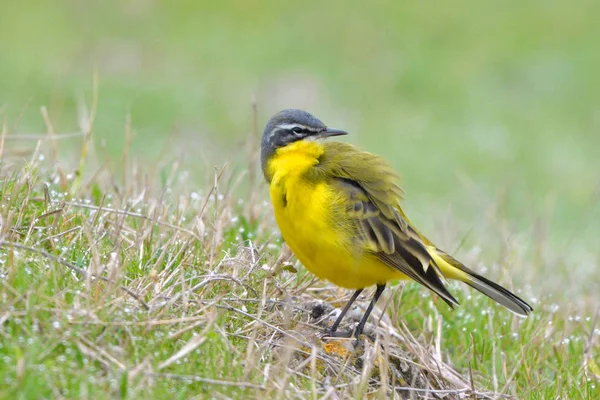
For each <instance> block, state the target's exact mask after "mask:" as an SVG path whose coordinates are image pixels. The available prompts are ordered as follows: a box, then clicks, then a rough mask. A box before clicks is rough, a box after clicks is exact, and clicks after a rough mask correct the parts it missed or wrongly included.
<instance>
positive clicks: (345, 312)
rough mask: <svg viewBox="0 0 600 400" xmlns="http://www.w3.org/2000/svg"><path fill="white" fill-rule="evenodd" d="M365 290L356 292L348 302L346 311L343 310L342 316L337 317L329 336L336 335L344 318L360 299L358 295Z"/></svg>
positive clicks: (328, 332) (328, 331) (329, 330)
mask: <svg viewBox="0 0 600 400" xmlns="http://www.w3.org/2000/svg"><path fill="white" fill-rule="evenodd" d="M363 290H364V289H358V290H357V291H356V292H354V294H353V295H352V297H350V300H348V302H347V303H346V305H345V306H344V309H343V310H342V312H341V313H340V315H339V316H338V317H337V319H336V320H335V322H334V323H333V325H332V326H331V328H329V329H328V330H327V335H333V334H334V333H335V331H336V330H337V328H338V326H340V323H341V322H342V320H343V319H344V316H345V315H346V314H347V313H348V310H350V307H351V306H352V304H353V303H354V302H355V301H356V299H357V298H358V295H359V294H360V293H361V292H362V291H363ZM347 336H349V335H347Z"/></svg>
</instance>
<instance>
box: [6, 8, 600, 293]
mask: <svg viewBox="0 0 600 400" xmlns="http://www.w3.org/2000/svg"><path fill="white" fill-rule="evenodd" d="M0 7H1V10H0V53H1V54H0V107H1V108H0V113H2V114H3V116H4V117H5V118H6V122H7V126H8V128H9V133H10V134H18V133H43V132H45V125H44V122H43V120H42V118H41V116H40V112H39V109H40V106H42V105H46V106H47V107H48V110H49V114H50V117H51V118H52V120H53V121H54V126H55V130H56V131H57V132H58V133H61V132H72V131H75V130H77V103H78V101H79V99H81V98H87V99H88V101H89V98H90V93H91V89H92V76H93V73H94V70H97V71H98V76H99V107H98V115H97V118H96V121H95V125H94V126H95V128H94V135H95V136H94V138H95V139H94V140H95V141H96V142H97V143H99V142H101V141H102V142H103V141H105V143H106V146H107V148H108V149H109V151H110V152H114V153H115V158H118V154H120V151H121V149H122V148H123V145H124V141H125V139H124V131H125V128H124V127H125V118H126V115H127V114H128V113H130V114H131V118H132V126H133V129H134V131H135V134H136V137H135V140H134V143H133V151H134V152H135V153H136V154H137V155H138V156H139V157H141V158H142V159H143V160H146V161H147V162H148V163H150V162H152V161H153V160H154V159H155V158H156V157H158V155H159V154H160V153H161V149H163V148H165V147H166V148H168V150H169V152H171V153H172V154H175V155H177V157H179V158H180V159H181V160H184V165H185V166H186V168H189V169H191V170H195V169H196V168H197V169H201V168H204V167H206V166H207V165H212V164H223V163H224V162H233V163H234V164H235V163H236V160H239V165H244V164H243V162H244V160H242V159H241V158H243V157H242V156H241V154H240V150H239V149H240V145H241V144H242V143H244V142H245V140H246V138H247V135H249V134H250V132H251V131H252V121H253V119H252V106H251V104H252V99H253V98H256V101H257V105H258V110H259V115H258V116H259V125H260V129H261V130H262V126H263V124H264V122H265V121H266V120H267V119H268V117H269V116H270V115H271V114H272V113H274V112H276V111H278V110H279V109H282V108H288V107H301V108H305V109H307V110H308V111H311V112H313V113H314V114H316V115H317V116H318V117H320V118H321V119H322V120H323V121H324V122H325V123H327V124H328V125H330V126H334V127H338V128H343V129H346V130H348V131H350V132H351V135H352V136H351V137H349V140H350V141H353V142H354V143H356V144H359V145H360V146H361V147H363V148H365V149H368V150H370V151H373V152H377V153H379V154H381V155H383V156H385V157H386V158H387V159H389V160H390V161H391V162H392V163H393V165H394V167H396V168H397V169H398V170H399V171H401V173H402V175H403V177H404V182H403V185H404V188H405V189H406V191H407V208H408V212H409V214H411V215H413V216H414V217H413V218H414V219H415V220H416V222H417V223H419V224H420V225H422V226H424V231H426V232H428V233H430V235H431V236H432V237H433V238H436V239H437V240H438V241H441V242H442V243H443V244H445V245H446V246H457V245H458V241H459V240H458V239H460V238H461V237H463V236H467V239H468V242H469V245H471V246H473V245H479V246H487V245H488V244H489V241H487V240H483V239H478V235H480V234H483V233H484V232H486V231H489V230H490V229H496V233H497V237H498V241H503V240H504V241H509V242H515V243H517V244H518V245H523V246H525V247H528V248H529V247H532V248H533V247H535V246H536V243H538V244H537V245H539V243H541V242H543V243H546V240H548V241H549V242H548V243H552V244H553V246H552V250H553V253H552V254H556V257H558V259H554V260H549V259H546V258H545V257H551V256H546V255H544V254H542V255H541V256H540V257H541V259H540V260H538V261H539V262H540V264H541V265H548V268H550V267H557V268H558V267H560V266H561V265H563V267H564V268H565V269H567V270H571V272H572V275H571V278H572V281H571V282H582V281H583V280H585V279H586V277H589V272H590V271H597V270H598V268H597V264H598V262H599V259H600V255H599V253H598V250H597V244H598V234H600V222H599V221H600V219H599V218H600V210H598V208H599V207H598V206H597V203H598V198H599V195H600V161H598V153H599V151H600V78H599V73H598V71H600V68H599V67H600V50H599V49H600V46H599V43H600V24H599V23H598V15H600V2H598V1H593V0H589V1H586V0H579V1H571V2H570V1H548V0H545V1H535V0H534V1H528V2H522V1H514V0H512V1H504V2H501V3H492V2H481V1H474V0H468V1H464V2H454V1H412V2H399V1H385V2H381V1H380V2H377V1H376V2H357V1H328V2H327V1H319V2H316V1H303V2H282V1H249V0H246V1H220V2H216V1H187V2H184V1H173V2H166V1H164V2H161V1H153V0H124V1H119V2H112V1H75V0H72V1H66V0H56V1H39V0H37V1H36V0H32V1H28V2H17V1H3V2H2V4H1V5H0ZM265 194H266V191H265ZM432 216H433V218H432ZM440 221H442V222H441V223H442V224H444V227H445V229H446V230H447V231H448V226H450V229H449V231H450V232H451V233H456V234H457V235H458V239H457V237H456V236H451V237H444V235H443V234H441V233H437V234H436V231H442V229H439V225H440ZM469 232H471V233H470V234H469ZM506 236H508V237H506ZM540 241H541V242H540ZM449 250H452V248H450V249H449ZM552 257H554V256H552ZM561 260H562V261H561ZM575 264H577V265H578V266H580V267H581V268H579V267H575ZM527 267H528V266H524V269H526V268H527ZM590 268H591V269H590ZM573 271H579V272H577V273H575V272H573ZM595 273H596V274H597V272H595ZM523 275H526V273H525V272H523ZM562 284H564V282H562ZM574 286H577V284H574Z"/></svg>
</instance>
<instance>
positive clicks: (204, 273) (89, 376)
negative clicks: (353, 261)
mask: <svg viewBox="0 0 600 400" xmlns="http://www.w3.org/2000/svg"><path fill="white" fill-rule="evenodd" d="M91 115H92V117H91V118H90V120H93V115H94V114H93V112H92V114H91ZM82 126H84V127H85V126H90V125H86V124H83V125H82ZM88 132H91V131H88ZM15 137H16V136H15ZM24 138H25V137H24ZM59 139H60V134H56V135H48V136H47V137H45V138H42V139H41V140H40V141H37V142H34V143H37V144H35V145H32V146H30V147H29V150H28V151H27V152H26V153H25V152H24V151H23V147H19V148H15V147H14V146H12V145H10V143H11V142H10V141H8V140H7V136H6V135H5V134H4V135H3V136H2V147H1V148H2V159H3V163H2V170H1V173H2V176H1V185H2V186H1V188H2V190H1V195H0V260H2V262H1V264H0V274H1V277H2V279H1V288H0V297H1V298H2V302H1V305H0V326H1V330H0V335H2V341H0V360H1V361H0V376H2V377H3V378H2V379H3V385H2V390H1V391H0V395H1V397H2V398H49V397H55V398H116V397H118V398H143V397H144V398H164V397H167V396H169V397H172V398H205V397H211V398H259V397H260V398H279V399H283V398H299V399H300V398H301V399H304V398H363V397H364V396H368V397H370V398H389V397H392V398H404V397H406V396H409V397H412V398H435V397H436V396H442V397H443V396H447V397H449V398H506V397H509V398H532V399H535V398H539V399H546V398H570V399H571V398H590V399H591V398H595V397H596V396H597V394H598V391H599V388H598V385H600V382H598V379H600V376H599V374H598V372H599V371H598V366H597V362H598V354H599V353H598V348H599V347H598V345H599V344H598V341H599V337H600V326H598V316H599V310H598V309H597V303H596V302H595V301H594V299H593V298H592V299H590V300H589V301H585V299H583V298H582V299H579V300H577V301H571V302H564V300H563V299H560V298H559V299H554V298H552V297H550V296H548V297H544V298H535V295H534V293H535V291H534V286H533V285H534V280H532V281H531V284H532V286H533V287H532V286H529V285H525V284H524V283H523V282H518V283H515V284H514V285H511V284H510V273H509V272H508V271H509V269H510V267H511V265H512V264H514V263H515V260H520V261H521V262H527V263H529V262H531V261H532V259H531V257H530V255H529V254H530V253H529V252H526V251H524V249H523V247H519V246H513V243H511V241H510V240H509V241H507V242H506V244H505V248H504V250H503V256H502V257H501V258H500V261H499V262H498V264H496V265H494V266H492V267H490V268H488V270H487V271H486V274H487V275H488V276H490V277H491V278H494V279H497V280H499V281H500V282H501V283H503V284H505V285H508V286H509V287H513V288H514V290H516V292H517V293H520V295H522V296H523V297H525V298H526V299H528V300H530V301H531V302H532V305H533V306H534V308H535V312H534V313H533V314H532V315H531V316H530V317H529V318H527V319H519V318H518V317H516V316H514V315H512V314H510V313H509V312H507V311H506V310H504V309H502V308H499V307H497V306H495V305H492V304H491V302H490V301H488V300H487V299H485V298H483V296H480V295H478V294H476V293H474V292H472V291H469V290H468V289H466V288H464V287H463V286H459V285H452V291H453V293H455V294H456V296H457V298H458V299H459V301H460V302H461V304H462V306H461V307H460V308H458V309H457V310H454V311H452V310H449V309H448V308H447V307H446V306H445V305H444V304H443V302H441V301H439V299H437V298H433V297H432V296H431V295H430V294H429V293H426V292H425V291H424V289H422V288H420V287H418V286H417V285H415V284H407V285H406V286H404V287H402V286H395V287H393V288H392V289H388V291H387V292H386V293H385V294H384V297H383V298H382V300H381V301H380V303H379V305H378V311H377V312H376V313H375V316H376V318H378V320H377V319H374V320H372V322H378V324H376V326H375V325H371V326H370V327H369V330H370V332H372V333H373V334H374V335H375V336H376V340H375V342H372V341H370V340H364V341H363V342H362V343H361V344H360V345H359V346H354V345H353V344H352V343H351V342H347V341H329V342H323V341H321V340H320V339H319V333H320V332H321V331H322V329H323V327H324V326H327V324H328V323H331V319H332V318H333V314H332V311H333V309H334V307H341V306H342V305H343V300H345V299H347V297H348V294H349V293H347V291H343V290H341V289H338V288H335V287H333V286H330V285H327V284H326V283H324V282H319V281H317V280H315V279H314V278H313V277H312V276H311V275H310V274H309V273H307V272H306V271H304V270H303V269H302V268H301V267H300V266H298V265H297V264H296V263H295V261H294V259H293V257H292V256H291V254H290V253H289V251H287V250H286V249H285V248H284V247H282V242H281V239H280V237H279V236H278V234H277V230H276V225H275V223H274V221H273V219H272V217H271V210H270V206H269V205H268V203H266V202H264V201H263V200H262V199H263V198H264V195H263V194H262V193H256V192H255V191H253V192H251V193H250V195H247V196H244V197H240V196H239V193H240V189H239V185H240V183H241V182H243V181H245V180H248V179H249V180H250V186H251V187H253V186H256V185H258V182H256V181H255V180H256V179H258V177H257V176H256V174H254V173H253V172H252V173H251V172H250V170H253V167H252V166H251V167H250V169H249V170H244V171H242V172H241V173H237V172H235V173H234V172H228V171H227V170H226V169H222V168H217V169H216V170H215V171H214V175H213V176H207V178H206V180H205V184H204V185H202V186H200V187H199V186H198V185H195V184H193V183H192V182H191V181H190V175H189V174H187V173H186V172H185V171H183V170H179V169H178V166H177V164H172V165H165V164H161V162H158V163H157V165H158V166H157V167H156V168H155V169H154V170H153V171H152V173H151V174H147V173H144V172H142V169H141V166H140V165H138V164H137V163H136V162H135V161H134V160H133V159H132V157H131V155H130V154H129V153H127V152H124V153H123V155H122V157H117V158H116V159H114V160H111V159H109V160H106V159H104V161H103V162H102V163H98V160H102V159H103V157H101V156H99V155H101V152H100V151H98V150H96V149H94V148H93V147H89V148H88V144H89V143H92V141H91V140H92V138H91V136H90V135H89V134H88V133H87V132H86V131H84V132H83V133H82V134H81V143H82V145H81V146H80V148H81V149H86V150H85V151H82V152H81V156H80V162H79V163H73V166H75V165H79V166H80V168H81V169H79V170H75V169H74V168H75V167H68V166H66V165H65V163H64V162H58V161H61V160H57V159H54V155H55V154H56V153H57V152H58V151H60V149H61V146H60V143H61V141H60V140H59ZM86 143H87V144H86ZM255 143H256V142H255V141H253V140H252V139H249V144H248V146H247V147H248V149H249V151H248V152H249V153H250V154H253V153H254V150H255V149H253V148H252V146H255V145H256V144H255ZM23 157H26V160H27V161H26V162H25V163H23V162H20V161H19V159H20V158H21V159H22V158H23ZM198 187H199V189H195V190H194V189H193V188H198ZM487 206H493V207H495V206H496V205H494V204H491V205H490V204H488V205H487ZM451 222H452V221H450V222H449V223H448V224H440V225H441V226H452V223H451ZM509 233H510V234H515V233H513V232H509ZM443 234H444V235H453V234H455V232H453V231H452V229H450V228H448V232H443ZM460 240H461V238H460V237H454V239H453V241H454V242H455V243H459V242H460ZM481 241H482V242H484V241H485V240H484V239H481ZM544 251H545V252H550V253H552V248H550V247H547V248H544ZM463 255H464V257H463V258H464V260H465V261H466V262H468V264H470V265H473V266H475V267H478V268H482V266H483V264H482V263H481V253H480V252H478V251H477V249H472V250H471V251H466V252H464V253H463ZM361 299H362V301H361V306H362V307H364V306H366V302H367V300H368V299H366V298H363V297H361ZM382 311H384V313H383V315H382V313H381V312H382ZM354 314H355V315H354V318H356V317H357V316H359V315H360V311H359V310H357V311H355V312H354ZM350 320H352V317H351V318H350Z"/></svg>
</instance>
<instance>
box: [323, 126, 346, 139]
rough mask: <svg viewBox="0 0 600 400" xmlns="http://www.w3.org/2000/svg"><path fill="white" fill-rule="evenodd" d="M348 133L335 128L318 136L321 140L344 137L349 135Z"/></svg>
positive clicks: (328, 129)
mask: <svg viewBox="0 0 600 400" xmlns="http://www.w3.org/2000/svg"><path fill="white" fill-rule="evenodd" d="M347 134H348V132H346V131H343V130H341V129H333V128H327V129H326V130H324V131H322V132H319V133H318V134H317V136H318V137H319V138H328V137H332V136H342V135H347Z"/></svg>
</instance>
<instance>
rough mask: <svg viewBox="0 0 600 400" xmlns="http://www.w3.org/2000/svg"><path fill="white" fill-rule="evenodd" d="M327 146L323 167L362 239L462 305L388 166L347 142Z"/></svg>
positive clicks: (395, 264)
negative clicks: (404, 206)
mask: <svg viewBox="0 0 600 400" xmlns="http://www.w3.org/2000/svg"><path fill="white" fill-rule="evenodd" d="M325 146H326V147H325V153H324V155H323V157H322V159H321V160H320V162H319V166H318V169H319V170H321V176H322V177H327V178H326V179H331V182H330V183H331V184H332V185H335V186H336V187H337V188H338V189H339V190H340V192H341V193H344V196H345V198H346V200H347V202H346V203H347V210H346V212H347V214H348V216H349V217H350V219H351V220H352V221H353V223H354V226H356V228H357V230H358V232H357V233H358V237H357V240H358V241H360V242H361V244H362V245H363V247H364V248H365V249H366V250H368V251H370V252H372V253H373V254H375V255H376V256H377V257H378V258H379V259H380V260H381V261H382V262H384V263H385V264H386V265H388V266H390V267H391V268H394V269H396V270H398V271H400V272H402V273H404V274H405V275H407V276H408V277H410V278H412V279H413V280H415V281H417V282H419V283H421V284H422V285H424V286H425V287H427V288H428V289H430V290H432V291H433V292H435V293H437V294H438V295H439V296H440V297H442V298H443V299H444V301H446V303H448V304H449V305H450V306H452V305H454V304H458V301H457V300H456V299H455V298H454V297H453V296H452V294H450V292H448V290H447V289H446V287H445V286H444V283H443V281H442V279H441V277H442V276H443V275H442V273H441V271H440V270H439V268H438V266H437V265H436V263H435V261H434V260H433V259H432V258H431V256H430V254H429V252H428V251H427V249H426V247H425V244H424V243H423V240H422V238H421V236H420V235H419V233H418V232H417V231H416V230H415V229H413V228H412V227H411V226H410V225H409V223H408V221H407V220H406V218H404V214H403V212H402V210H401V209H400V206H399V201H400V199H401V196H402V190H401V189H400V187H399V186H398V185H397V183H396V182H397V181H398V177H397V175H396V174H395V173H394V172H393V170H392V169H391V168H390V167H389V165H388V164H387V163H386V162H385V161H384V160H383V159H381V158H380V157H377V156H375V155H373V154H370V153H366V152H362V151H359V150H357V149H356V148H355V147H354V146H352V145H349V144H346V143H339V142H328V143H326V144H325ZM366 166H368V167H366ZM332 177H333V178H332Z"/></svg>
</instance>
